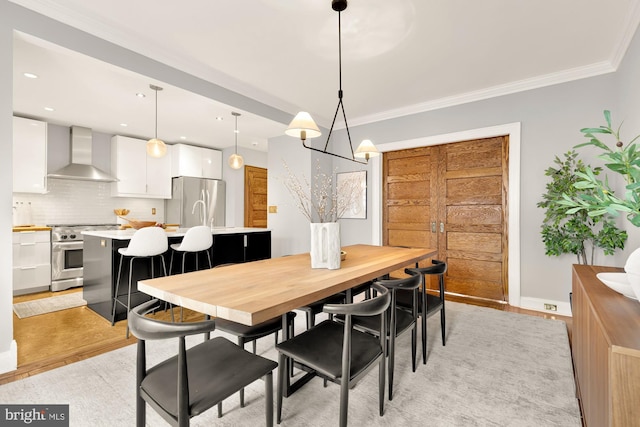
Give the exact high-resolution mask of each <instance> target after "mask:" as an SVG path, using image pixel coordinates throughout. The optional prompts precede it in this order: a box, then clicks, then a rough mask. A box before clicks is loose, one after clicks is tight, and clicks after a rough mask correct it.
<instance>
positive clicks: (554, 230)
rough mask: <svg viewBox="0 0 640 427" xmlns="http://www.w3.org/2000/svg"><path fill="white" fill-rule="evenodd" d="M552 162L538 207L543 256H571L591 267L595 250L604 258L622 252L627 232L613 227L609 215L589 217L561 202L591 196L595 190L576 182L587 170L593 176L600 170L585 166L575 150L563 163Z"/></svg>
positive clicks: (586, 213)
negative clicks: (603, 255) (567, 198)
mask: <svg viewBox="0 0 640 427" xmlns="http://www.w3.org/2000/svg"><path fill="white" fill-rule="evenodd" d="M554 163H555V165H556V166H555V167H549V168H547V170H546V171H545V175H546V176H548V177H551V181H550V182H549V183H547V185H546V189H547V192H546V193H545V194H543V196H542V198H543V200H542V201H541V202H539V203H538V205H537V206H538V207H540V208H544V209H546V211H545V218H544V223H543V225H542V232H541V234H542V240H543V241H544V244H545V249H546V252H545V253H546V254H547V255H549V256H560V255H562V254H574V255H576V256H577V258H578V263H579V264H593V260H594V254H595V252H596V249H598V248H599V249H602V250H603V252H604V254H605V255H613V253H614V252H615V250H616V249H623V248H624V243H625V241H626V239H627V233H626V232H625V231H622V230H620V229H618V228H617V227H616V225H615V223H614V221H613V219H612V216H611V215H609V214H603V215H598V216H591V215H589V213H588V212H587V211H586V210H585V209H578V210H574V209H573V208H572V207H570V206H567V205H566V204H565V203H564V200H565V197H566V196H568V197H569V198H582V197H586V198H589V197H593V196H594V192H595V190H594V189H592V188H578V187H576V183H577V182H579V181H580V180H581V179H582V178H580V176H582V175H584V174H586V173H587V171H591V172H592V173H593V175H594V176H596V175H598V174H599V173H600V172H601V171H602V168H600V167H597V168H591V167H590V166H587V165H585V164H584V163H583V162H582V160H580V159H578V154H577V153H576V152H575V151H569V152H567V153H565V154H564V160H561V159H560V158H559V157H558V156H556V157H555V161H554ZM589 249H590V254H589V256H588V255H587V253H588V251H589Z"/></svg>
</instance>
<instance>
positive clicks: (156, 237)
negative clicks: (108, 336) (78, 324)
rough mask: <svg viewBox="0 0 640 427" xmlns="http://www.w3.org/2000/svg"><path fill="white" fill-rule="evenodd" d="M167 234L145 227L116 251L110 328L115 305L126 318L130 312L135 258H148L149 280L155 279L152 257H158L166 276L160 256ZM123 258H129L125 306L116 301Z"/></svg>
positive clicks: (166, 243)
mask: <svg viewBox="0 0 640 427" xmlns="http://www.w3.org/2000/svg"><path fill="white" fill-rule="evenodd" d="M168 246H169V244H168V239H167V233H166V232H165V231H164V230H163V229H162V228H160V227H145V228H141V229H139V230H136V232H135V233H134V234H133V236H132V237H131V241H129V246H127V247H126V248H120V249H118V252H119V253H120V264H119V266H118V280H117V283H116V292H115V294H114V298H113V313H112V315H111V326H113V325H114V323H115V319H116V306H117V304H120V305H123V306H125V307H126V308H127V316H128V315H129V310H131V281H132V275H133V260H134V259H136V258H148V259H150V260H151V278H153V277H155V275H154V271H153V270H154V269H153V257H156V256H160V258H161V259H162V269H163V270H164V275H165V276H166V275H167V267H166V264H165V262H164V257H163V256H162V254H163V253H165V252H166V251H167V250H168ZM124 257H131V260H130V261H129V290H128V292H127V304H126V305H125V303H124V302H122V301H120V300H119V299H118V291H119V289H120V273H121V271H122V260H123V258H124ZM127 338H129V325H127Z"/></svg>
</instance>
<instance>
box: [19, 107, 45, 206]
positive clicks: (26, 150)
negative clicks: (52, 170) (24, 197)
mask: <svg viewBox="0 0 640 427" xmlns="http://www.w3.org/2000/svg"><path fill="white" fill-rule="evenodd" d="M13 191H14V192H16V193H46V192H47V123H45V122H41V121H38V120H31V119H24V118H22V117H14V118H13Z"/></svg>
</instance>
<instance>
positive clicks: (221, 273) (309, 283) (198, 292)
mask: <svg viewBox="0 0 640 427" xmlns="http://www.w3.org/2000/svg"><path fill="white" fill-rule="evenodd" d="M342 249H343V250H344V251H345V252H346V253H347V256H346V259H345V260H344V261H342V263H341V265H340V268H339V269H336V270H328V269H313V268H311V261H310V258H309V254H308V253H304V254H298V255H291V256H285V257H280V258H270V259H266V260H261V261H253V262H247V263H242V264H232V265H226V266H224V267H222V268H212V269H207V270H200V271H194V272H190V273H184V274H176V275H173V276H166V277H159V278H155V279H146V280H141V281H139V282H138V289H139V290H140V291H142V292H145V293H147V294H149V295H151V296H153V297H156V298H159V299H161V300H163V301H167V302H169V303H172V304H175V305H178V306H180V307H184V308H189V309H191V310H194V311H197V312H200V313H205V314H209V315H210V316H212V317H221V318H223V319H227V320H232V321H234V322H238V323H242V324H244V325H248V326H253V325H257V324H259V323H262V322H264V321H266V320H270V319H273V318H274V317H277V316H282V315H283V314H286V313H287V312H289V311H291V310H294V309H296V308H299V307H303V306H306V305H309V304H312V303H314V302H316V301H319V300H321V299H323V298H326V297H329V296H331V295H334V294H336V293H338V292H344V291H348V290H350V289H351V288H352V287H354V286H357V285H360V284H362V283H365V282H367V281H369V280H373V279H376V278H378V277H381V276H383V275H385V274H387V273H390V272H392V271H394V270H398V269H400V268H403V267H407V266H410V265H413V264H415V263H416V262H419V261H421V260H424V259H427V258H430V257H432V256H434V255H435V254H436V250H435V249H428V248H399V247H392V246H372V245H353V246H346V247H343V248H342Z"/></svg>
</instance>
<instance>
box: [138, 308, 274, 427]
mask: <svg viewBox="0 0 640 427" xmlns="http://www.w3.org/2000/svg"><path fill="white" fill-rule="evenodd" d="M158 304H159V301H158V300H151V301H148V302H146V303H144V304H141V305H139V306H137V307H135V308H134V309H132V310H131V311H130V312H129V327H130V329H131V333H133V335H134V336H135V337H137V338H138V350H137V363H136V425H137V426H138V427H143V426H144V425H145V422H146V404H149V406H151V407H152V408H153V409H154V410H155V411H156V412H158V413H159V414H160V415H161V416H162V418H164V419H165V420H166V421H167V422H168V423H169V424H171V425H173V426H181V427H182V426H188V425H189V422H190V419H191V418H192V417H195V416H196V415H200V414H202V413H203V412H205V411H206V410H208V409H209V408H211V407H212V406H214V405H216V404H217V403H219V402H222V401H223V400H224V399H226V398H227V397H229V396H231V395H232V394H233V393H236V392H237V391H239V390H241V389H242V388H244V387H246V386H248V385H249V384H251V383H252V382H254V381H256V380H258V379H260V378H263V379H264V383H265V411H266V425H267V426H272V425H273V370H274V369H275V368H276V367H277V366H278V364H277V363H276V362H274V361H272V360H269V359H265V358H263V357H260V356H256V355H254V354H252V353H249V352H248V351H245V350H244V349H242V348H240V347H238V346H237V345H235V344H234V343H232V342H231V341H229V340H227V339H226V338H222V337H216V338H213V339H210V340H206V341H204V342H202V343H200V344H197V345H195V346H193V347H191V348H189V349H188V350H187V349H186V345H185V336H188V335H195V334H203V333H206V332H211V331H213V330H214V329H215V323H216V322H215V320H208V321H203V322H190V323H168V322H163V321H160V320H155V319H152V318H149V317H145V314H147V313H149V312H151V311H153V310H155V309H156V308H157V307H158ZM169 338H178V354H177V355H176V356H173V357H171V358H169V359H167V360H164V361H163V362H160V363H158V364H156V365H154V366H152V367H147V363H146V341H147V340H162V339H169Z"/></svg>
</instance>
